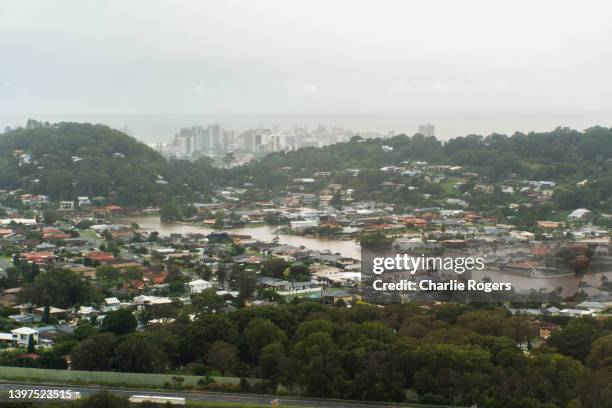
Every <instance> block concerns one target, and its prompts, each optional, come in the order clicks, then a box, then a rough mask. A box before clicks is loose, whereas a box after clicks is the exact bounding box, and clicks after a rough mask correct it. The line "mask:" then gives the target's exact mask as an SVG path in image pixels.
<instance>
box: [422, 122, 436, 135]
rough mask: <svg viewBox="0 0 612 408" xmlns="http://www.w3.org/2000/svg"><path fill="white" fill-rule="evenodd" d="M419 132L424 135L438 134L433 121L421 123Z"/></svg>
mask: <svg viewBox="0 0 612 408" xmlns="http://www.w3.org/2000/svg"><path fill="white" fill-rule="evenodd" d="M418 133H419V134H421V135H423V136H435V135H436V127H435V126H434V125H432V124H431V123H425V124H423V125H419V132H418Z"/></svg>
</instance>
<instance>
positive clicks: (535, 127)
mask: <svg viewBox="0 0 612 408" xmlns="http://www.w3.org/2000/svg"><path fill="white" fill-rule="evenodd" d="M28 118H32V119H36V120H39V121H49V122H59V121H76V122H91V123H103V124H106V125H108V126H110V127H113V128H117V129H119V128H122V127H123V126H127V127H128V128H129V129H130V130H131V132H132V134H133V135H134V137H136V138H138V139H140V140H142V141H143V142H145V143H155V142H166V141H169V140H171V139H172V137H173V135H174V134H175V133H176V132H177V131H178V130H179V129H180V128H181V127H185V126H194V125H209V124H214V123H218V124H219V125H221V126H222V127H223V128H226V129H234V130H238V131H241V130H245V129H249V128H255V127H259V126H262V127H266V128H272V127H273V126H278V127H279V128H280V129H281V130H282V129H289V128H292V127H293V126H308V127H309V128H315V127H317V126H318V125H325V126H328V127H331V126H337V127H342V128H347V129H350V130H352V131H354V132H355V134H359V133H365V132H377V133H382V134H387V133H392V134H399V133H405V134H407V135H412V134H414V133H416V131H417V129H418V125H419V124H422V123H433V124H434V125H435V126H436V136H437V137H438V138H440V139H442V140H446V139H450V138H453V137H456V136H464V135H467V134H481V135H488V134H491V133H503V134H508V135H511V134H513V133H514V132H516V131H521V132H525V133H528V132H530V131H549V130H552V129H554V128H556V127H557V126H568V127H571V128H574V129H578V130H584V129H586V128H588V127H591V126H595V125H600V126H606V127H610V126H612V112H585V113H564V112H546V113H535V112H534V113H520V112H517V113H499V114H495V113H439V112H438V113H435V112H410V113H406V114H399V113H393V114H365V115H359V114H344V115H342V114H340V115H339V114H329V115H328V114H323V115H316V114H303V115H300V114H298V115H287V114H281V115H271V114H269V115H268V114H266V115H206V114H201V115H196V114H90V115H88V114H29V115H28V114H1V113H0V132H1V131H2V130H3V129H4V128H5V127H7V126H9V127H17V126H23V125H24V124H25V122H26V121H27V119H28Z"/></svg>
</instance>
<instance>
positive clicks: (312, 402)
mask: <svg viewBox="0 0 612 408" xmlns="http://www.w3.org/2000/svg"><path fill="white" fill-rule="evenodd" d="M31 389H32V390H49V389H50V390H71V391H72V392H80V393H81V396H87V395H91V394H95V393H97V392H100V391H102V390H107V391H109V392H112V393H113V394H115V395H121V396H125V397H129V396H131V395H134V394H137V395H156V396H169V397H182V398H185V399H186V400H187V402H188V403H189V402H212V403H214V402H219V403H234V404H245V405H264V406H270V401H271V400H273V399H275V398H278V399H279V403H280V404H279V405H280V407H317V408H354V407H359V408H394V407H402V408H423V407H427V406H425V405H410V404H393V403H376V402H364V401H353V400H337V399H323V398H300V397H291V396H287V397H284V396H271V395H254V394H229V393H218V392H196V391H171V390H168V391H162V390H159V389H144V388H119V387H102V386H96V385H88V386H80V385H61V384H57V385H52V384H32V383H21V382H6V381H2V382H0V393H2V394H3V396H2V398H0V400H2V401H8V400H9V399H8V394H7V393H8V391H9V390H31ZM12 401H13V402H16V400H12ZM38 401H39V402H42V400H38Z"/></svg>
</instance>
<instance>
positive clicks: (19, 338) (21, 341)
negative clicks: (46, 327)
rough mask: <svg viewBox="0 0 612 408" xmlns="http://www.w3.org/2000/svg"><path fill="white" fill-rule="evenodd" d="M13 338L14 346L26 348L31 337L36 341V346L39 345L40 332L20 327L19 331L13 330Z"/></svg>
mask: <svg viewBox="0 0 612 408" xmlns="http://www.w3.org/2000/svg"><path fill="white" fill-rule="evenodd" d="M11 334H12V336H13V344H15V345H16V346H22V347H25V346H27V345H28V341H29V340H30V336H32V337H33V339H34V344H36V343H38V331H37V330H36V329H32V328H31V327H20V328H18V329H14V330H11Z"/></svg>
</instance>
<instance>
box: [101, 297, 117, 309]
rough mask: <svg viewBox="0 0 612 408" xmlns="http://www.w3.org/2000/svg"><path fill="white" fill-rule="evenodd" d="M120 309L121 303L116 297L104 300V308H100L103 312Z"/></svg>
mask: <svg viewBox="0 0 612 408" xmlns="http://www.w3.org/2000/svg"><path fill="white" fill-rule="evenodd" d="M119 307H121V302H120V301H119V299H117V298H116V297H110V298H106V299H104V306H102V311H103V312H110V311H112V310H117V309H119Z"/></svg>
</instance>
